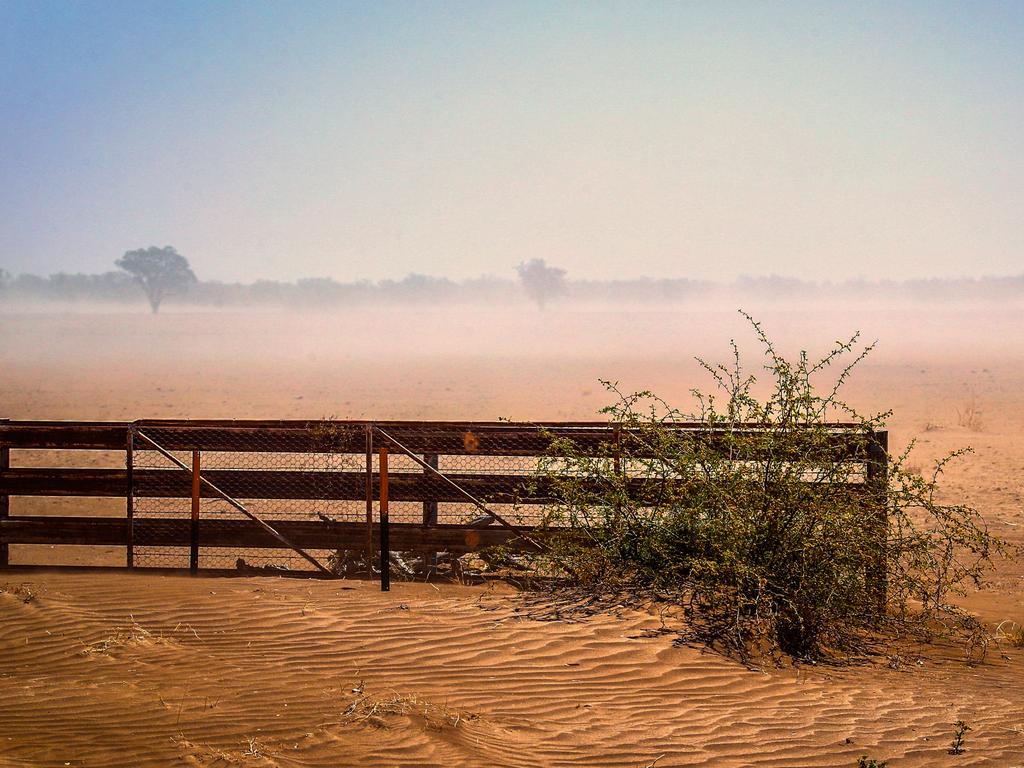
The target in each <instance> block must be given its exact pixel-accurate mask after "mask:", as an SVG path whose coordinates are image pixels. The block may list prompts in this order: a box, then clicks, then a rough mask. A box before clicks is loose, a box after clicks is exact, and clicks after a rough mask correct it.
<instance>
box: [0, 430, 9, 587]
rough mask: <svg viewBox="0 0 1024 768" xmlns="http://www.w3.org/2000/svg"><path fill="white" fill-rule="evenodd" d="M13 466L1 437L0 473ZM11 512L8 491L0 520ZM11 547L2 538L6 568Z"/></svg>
mask: <svg viewBox="0 0 1024 768" xmlns="http://www.w3.org/2000/svg"><path fill="white" fill-rule="evenodd" d="M9 421H10V419H0V424H6V423H7V422H9ZM10 468H11V449H10V448H8V447H7V443H6V442H4V440H3V438H0V474H3V473H4V471H6V470H8V469H10ZM10 514H11V497H10V496H8V495H7V494H6V493H4V494H0V520H3V519H4V518H5V517H8V516H9V515H10ZM8 558H9V547H8V546H7V540H6V539H4V538H0V568H4V567H6V566H7V565H9V564H10V563H9V560H8Z"/></svg>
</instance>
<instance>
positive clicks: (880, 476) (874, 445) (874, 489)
mask: <svg viewBox="0 0 1024 768" xmlns="http://www.w3.org/2000/svg"><path fill="white" fill-rule="evenodd" d="M870 439H871V442H870V443H869V444H868V456H867V477H866V480H867V484H868V494H869V498H870V499H871V504H872V505H873V507H874V508H873V509H872V513H873V514H874V516H875V520H874V530H875V536H876V537H877V540H876V541H874V542H872V544H873V545H874V546H875V547H876V550H875V557H874V562H872V564H871V565H870V568H871V573H869V574H868V578H867V581H868V588H869V589H870V590H871V591H872V592H873V593H874V598H875V602H876V606H877V609H878V612H879V613H880V614H882V613H884V612H885V607H886V598H887V593H888V588H889V574H888V568H889V560H888V554H889V553H888V541H889V509H888V502H889V433H888V432H872V433H871V438H870Z"/></svg>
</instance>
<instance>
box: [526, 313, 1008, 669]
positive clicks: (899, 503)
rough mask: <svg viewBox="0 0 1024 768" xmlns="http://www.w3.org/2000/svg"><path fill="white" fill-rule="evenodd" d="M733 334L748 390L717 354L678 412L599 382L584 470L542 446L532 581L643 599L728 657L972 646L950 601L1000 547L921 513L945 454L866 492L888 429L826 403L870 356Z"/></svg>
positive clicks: (881, 416)
mask: <svg viewBox="0 0 1024 768" xmlns="http://www.w3.org/2000/svg"><path fill="white" fill-rule="evenodd" d="M748 320H749V321H750V324H751V327H752V329H753V332H754V334H755V336H756V339H757V341H758V343H759V345H760V348H761V350H762V352H763V355H764V364H763V369H764V372H765V373H766V374H767V376H766V377H765V380H764V381H763V382H761V381H759V377H758V376H757V375H755V374H752V373H748V372H747V370H746V368H745V366H744V363H743V361H742V360H741V354H740V351H739V348H738V347H737V346H736V344H735V343H733V345H732V359H731V361H730V363H729V364H727V365H723V364H711V363H708V362H705V361H700V363H701V365H702V366H703V368H704V370H705V371H706V372H707V373H708V374H709V376H710V377H711V380H712V382H713V387H712V388H711V390H710V391H702V390H694V391H693V392H692V396H693V403H694V405H693V407H692V408H691V409H690V410H688V411H683V410H679V409H677V408H675V407H674V406H672V405H670V404H669V403H667V402H665V401H664V400H662V399H660V398H658V397H657V396H656V395H654V394H653V393H651V392H637V393H632V394H626V393H623V392H622V391H620V389H619V388H618V387H617V386H616V385H615V384H613V383H606V386H607V388H608V390H609V391H610V392H611V393H612V394H613V395H614V397H615V401H614V402H613V403H612V404H611V405H609V406H608V407H607V408H605V409H604V413H606V414H607V415H608V416H609V417H610V419H611V420H612V421H613V422H617V423H620V424H621V425H622V430H621V437H620V438H619V439H618V440H616V441H613V442H612V443H609V444H607V445H605V446H604V448H603V449H602V450H601V451H599V452H598V455H596V456H595V455H590V454H593V451H587V452H583V451H581V450H580V449H579V447H578V445H576V444H575V443H574V442H573V441H572V440H570V439H556V440H554V442H553V445H552V448H551V457H550V459H548V460H547V461H546V462H545V463H544V465H543V466H542V468H541V471H540V473H539V476H538V482H537V485H538V488H543V489H544V492H545V493H548V494H550V497H551V502H550V503H549V504H548V505H547V508H546V520H547V524H548V525H550V526H551V527H552V528H563V529H564V530H563V531H562V532H556V531H551V532H549V535H548V537H547V539H546V541H547V546H548V549H547V550H546V551H545V552H543V553H540V554H538V555H536V556H533V557H531V561H530V566H531V568H532V569H533V570H534V572H540V573H544V574H547V575H553V576H556V577H557V578H558V580H559V583H560V584H562V585H565V584H566V583H569V584H572V585H575V586H577V587H579V588H582V589H584V590H589V591H595V592H602V593H605V594H611V593H617V594H625V595H629V594H636V593H638V592H648V593H649V592H651V591H653V592H655V593H657V594H658V595H659V596H660V599H667V600H672V601H676V602H678V603H679V604H681V605H682V606H683V607H684V609H685V610H686V612H687V614H688V617H689V620H690V623H691V624H692V625H693V627H694V628H695V631H697V632H698V633H699V634H700V635H701V636H702V637H703V638H705V639H706V640H708V641H710V642H712V643H717V644H722V645H725V646H726V647H728V648H731V649H734V650H737V651H739V652H741V653H749V652H751V651H756V652H759V653H760V652H775V651H782V652H784V653H788V654H791V655H793V656H796V657H802V658H807V657H816V656H821V655H825V654H836V653H838V654H845V653H848V652H851V651H855V650H857V649H860V648H863V643H864V641H865V638H866V637H868V636H869V635H876V636H877V633H878V632H879V631H880V630H885V629H888V630H890V631H893V632H898V633H905V632H913V633H915V634H916V635H918V636H924V637H934V636H935V635H937V634H942V635H948V634H952V633H967V634H968V635H970V634H972V633H974V632H976V631H977V630H978V629H979V627H978V625H977V624H976V623H975V622H974V621H973V620H972V618H971V617H970V616H969V615H967V614H965V613H964V612H962V611H960V610H959V609H958V608H956V607H955V605H953V603H952V602H951V596H953V595H955V594H957V593H958V592H961V591H962V590H963V589H964V587H965V586H966V585H968V584H973V583H976V582H978V581H979V580H980V579H981V578H982V576H983V574H984V572H985V569H986V567H987V566H988V565H990V563H991V559H992V557H993V556H994V555H995V554H996V553H997V552H998V551H999V550H1000V548H1001V544H1000V542H999V541H998V540H997V539H996V538H995V537H994V536H993V535H992V534H990V533H989V531H988V530H987V528H986V526H985V523H984V521H983V520H982V519H981V518H980V516H979V515H978V513H977V512H976V511H975V510H974V509H972V508H970V507H968V506H966V505H963V504H947V503H943V502H940V501H939V499H938V497H937V494H936V491H937V482H938V479H939V477H940V475H941V473H942V471H943V468H944V467H945V466H946V464H947V463H948V462H949V461H952V460H953V459H956V458H958V457H959V456H960V455H961V453H962V452H960V453H956V454H953V455H951V456H948V457H946V458H945V459H943V460H942V461H940V462H938V463H937V465H936V466H935V467H934V468H933V470H932V472H931V473H930V475H929V476H927V477H924V476H922V475H920V474H917V473H913V472H910V471H909V470H908V469H906V467H905V462H906V460H907V455H908V454H909V451H910V448H908V449H907V451H906V452H904V453H903V454H902V455H900V456H896V457H893V458H892V459H891V460H890V462H889V464H888V473H887V475H884V474H876V475H875V476H874V477H873V478H866V477H865V473H869V472H871V469H870V468H869V467H870V462H868V461H866V459H870V458H871V457H878V454H879V451H880V450H882V447H881V446H880V445H879V444H878V443H877V437H876V435H877V433H878V431H879V430H881V429H883V428H884V426H885V422H886V419H887V418H888V417H889V415H890V414H888V413H878V414H873V415H863V414H861V413H860V412H858V411H857V410H856V409H854V408H853V407H852V406H850V405H848V404H847V403H846V402H844V401H843V400H842V399H841V391H842V389H843V387H844V385H845V384H846V383H847V381H848V380H849V378H850V376H851V374H852V373H853V370H854V368H855V367H856V365H857V364H858V363H860V362H861V361H862V360H863V359H864V358H865V357H866V356H867V355H868V354H869V353H870V352H871V349H872V346H860V344H859V336H858V335H854V336H853V337H852V338H850V339H848V340H846V341H840V342H837V343H836V344H835V346H834V347H833V348H832V349H831V350H830V351H829V352H828V353H827V354H826V355H825V356H823V357H822V358H820V359H817V360H812V359H811V358H810V357H809V355H808V354H807V353H805V352H803V353H800V354H799V355H798V356H797V357H796V358H795V359H789V358H787V357H786V356H784V355H783V354H782V353H781V352H780V351H779V350H778V349H777V348H776V346H775V345H774V344H773V343H772V341H771V340H770V338H769V337H768V335H767V334H766V333H765V331H764V330H763V329H762V327H761V326H760V325H759V324H758V323H757V322H756V321H754V320H753V319H752V318H749V316H748ZM821 381H824V382H825V383H824V384H820V383H819V382H821ZM840 422H841V423H843V424H844V425H845V426H844V427H843V428H842V429H837V424H838V423H840ZM684 424H685V425H689V426H687V427H686V428H680V427H681V425H684ZM843 435H846V436H847V437H843ZM875 471H876V473H877V472H878V469H877V465H876V470H875ZM865 479H872V480H873V481H874V482H867V483H865V482H864V481H865Z"/></svg>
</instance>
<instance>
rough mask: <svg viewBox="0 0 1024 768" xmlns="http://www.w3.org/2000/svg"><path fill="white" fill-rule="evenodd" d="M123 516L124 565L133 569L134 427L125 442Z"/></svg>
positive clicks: (130, 429)
mask: <svg viewBox="0 0 1024 768" xmlns="http://www.w3.org/2000/svg"><path fill="white" fill-rule="evenodd" d="M125 443H126V446H125V455H124V466H125V483H126V485H127V488H126V489H125V516H126V517H127V518H128V541H127V544H126V547H125V565H126V566H128V567H129V568H134V567H135V476H134V473H135V427H133V426H129V427H128V436H127V438H126V440H125Z"/></svg>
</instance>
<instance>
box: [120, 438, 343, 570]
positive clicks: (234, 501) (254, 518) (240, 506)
mask: <svg viewBox="0 0 1024 768" xmlns="http://www.w3.org/2000/svg"><path fill="white" fill-rule="evenodd" d="M135 435H136V437H141V438H142V439H143V440H144V441H145V442H147V443H148V444H149V445H151V446H152V447H153V449H154V450H156V451H157V452H158V453H159V454H160V455H161V456H163V457H164V458H165V459H167V460H168V461H171V462H173V463H174V464H175V465H176V466H177V467H178V468H179V469H182V470H184V471H185V472H188V473H189V474H192V469H191V468H190V467H189V466H188V465H187V464H185V463H184V462H183V461H179V460H178V458H177V457H176V456H174V455H173V454H171V453H169V452H167V451H166V450H165V449H164V448H163V447H162V446H161V445H159V444H158V443H156V442H154V441H153V440H152V439H150V438H149V437H147V436H146V435H145V434H143V433H142V432H140V431H139V430H137V429H136V430H135ZM199 481H200V482H201V483H202V484H203V485H205V486H206V487H207V488H209V489H210V490H211V491H213V492H214V493H215V494H217V495H218V496H219V497H220V498H222V499H224V501H226V502H227V503H228V504H230V505H231V506H232V507H234V508H235V509H237V510H238V511H239V512H241V513H242V514H243V515H245V516H246V517H248V518H249V519H250V520H252V521H253V522H254V523H256V524H257V525H259V526H260V527H262V528H263V530H265V531H266V532H267V533H269V534H270V535H271V536H273V537H274V538H275V539H277V540H278V541H279V542H281V543H282V544H284V545H285V546H286V547H288V549H291V550H293V551H295V552H296V553H298V554H299V555H301V556H302V557H304V558H305V559H306V560H308V561H309V562H310V563H312V564H313V565H314V566H316V567H317V568H318V569H319V570H321V571H323V572H324V573H326V574H328V575H330V576H335V575H336V574H335V573H334V572H333V571H331V570H330V569H329V568H327V567H326V566H324V565H323V564H321V562H320V561H319V560H317V559H316V558H315V557H313V556H312V555H311V554H309V553H308V552H306V551H305V550H304V549H302V548H301V547H298V546H296V545H295V544H292V543H291V542H290V541H288V539H286V538H285V537H284V536H282V535H281V534H280V533H278V532H277V531H276V530H275V529H274V528H273V527H272V526H271V525H270V524H269V523H268V522H266V521H265V520H263V519H262V518H260V517H258V516H257V515H254V514H253V513H252V512H250V511H249V510H248V509H246V508H245V506H244V505H243V504H242V503H241V502H240V501H238V500H237V499H233V498H232V497H231V496H228V494H226V493H225V492H224V491H222V490H221V489H220V488H218V487H217V486H216V485H214V484H213V483H211V482H210V481H209V480H207V479H206V478H205V477H203V476H202V475H199Z"/></svg>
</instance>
